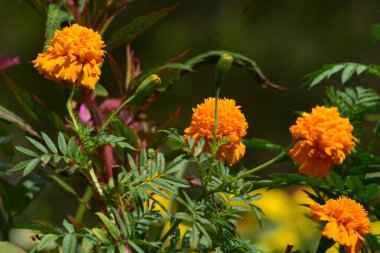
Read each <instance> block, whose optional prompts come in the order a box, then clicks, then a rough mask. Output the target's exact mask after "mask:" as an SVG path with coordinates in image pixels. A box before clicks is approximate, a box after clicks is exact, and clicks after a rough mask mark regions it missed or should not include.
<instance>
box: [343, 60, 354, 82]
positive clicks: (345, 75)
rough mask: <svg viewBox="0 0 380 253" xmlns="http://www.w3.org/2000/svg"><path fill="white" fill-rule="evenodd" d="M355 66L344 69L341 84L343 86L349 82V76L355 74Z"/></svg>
mask: <svg viewBox="0 0 380 253" xmlns="http://www.w3.org/2000/svg"><path fill="white" fill-rule="evenodd" d="M355 70H356V65H354V64H352V65H348V66H347V67H345V68H344V70H343V72H342V84H345V83H346V82H347V81H348V80H350V78H351V76H352V75H353V74H354V73H355Z"/></svg>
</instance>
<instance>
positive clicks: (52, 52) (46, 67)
mask: <svg viewBox="0 0 380 253" xmlns="http://www.w3.org/2000/svg"><path fill="white" fill-rule="evenodd" d="M104 47H105V44H104V41H103V40H102V37H101V36H100V34H99V33H98V32H94V31H93V30H92V29H90V28H86V27H83V26H80V25H78V24H73V25H72V26H70V27H65V28H63V30H60V31H56V32H55V35H54V37H53V38H52V40H51V41H50V45H49V46H47V50H46V51H45V52H43V53H40V54H38V56H37V58H36V59H35V60H34V61H33V64H34V67H35V68H36V69H37V70H38V72H39V73H40V74H42V75H44V76H45V78H46V79H49V80H53V81H56V82H60V81H62V80H64V81H67V82H71V83H73V84H75V85H77V86H83V87H86V88H89V89H94V88H95V85H96V83H97V82H98V80H99V76H100V74H101V71H100V67H99V66H100V65H101V64H102V63H103V57H104V54H105V51H103V50H102V48H104Z"/></svg>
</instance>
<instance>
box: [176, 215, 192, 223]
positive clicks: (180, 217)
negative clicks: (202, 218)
mask: <svg viewBox="0 0 380 253" xmlns="http://www.w3.org/2000/svg"><path fill="white" fill-rule="evenodd" d="M173 217H174V218H176V219H180V220H183V221H187V222H190V223H192V222H193V221H194V220H193V217H192V216H190V215H189V214H187V213H185V212H176V213H175V214H174V215H173Z"/></svg>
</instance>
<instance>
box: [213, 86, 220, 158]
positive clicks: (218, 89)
mask: <svg viewBox="0 0 380 253" xmlns="http://www.w3.org/2000/svg"><path fill="white" fill-rule="evenodd" d="M219 94H220V85H217V88H216V93H215V113H214V136H213V138H212V145H213V153H214V154H213V155H216V151H217V150H215V149H216V141H217V136H218V102H219Z"/></svg>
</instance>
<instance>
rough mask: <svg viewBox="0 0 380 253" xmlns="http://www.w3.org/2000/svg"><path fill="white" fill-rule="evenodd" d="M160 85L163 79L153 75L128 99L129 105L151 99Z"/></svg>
mask: <svg viewBox="0 0 380 253" xmlns="http://www.w3.org/2000/svg"><path fill="white" fill-rule="evenodd" d="M160 84H161V78H160V77H159V76H158V75H156V74H153V75H151V76H149V77H148V78H146V79H145V80H144V81H142V83H141V84H140V85H139V86H138V87H137V89H136V91H135V93H134V94H133V96H131V97H130V98H129V99H128V104H132V103H136V102H140V101H142V100H144V99H147V98H149V97H150V96H151V95H152V94H153V93H154V91H155V90H156V88H157V87H158V86H159V85H160Z"/></svg>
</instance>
